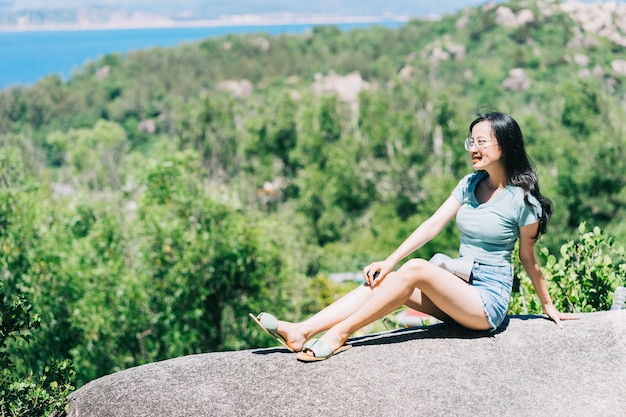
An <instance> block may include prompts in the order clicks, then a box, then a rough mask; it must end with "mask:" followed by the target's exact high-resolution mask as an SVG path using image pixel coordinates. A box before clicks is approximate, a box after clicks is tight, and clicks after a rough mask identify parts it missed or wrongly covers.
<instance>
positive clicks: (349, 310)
mask: <svg viewBox="0 0 626 417" xmlns="http://www.w3.org/2000/svg"><path fill="white" fill-rule="evenodd" d="M469 130H470V137H469V138H467V139H466V140H465V149H466V150H467V151H468V152H469V154H470V157H471V159H472V167H473V169H474V171H475V172H474V173H472V174H469V175H467V176H466V177H464V178H463V179H462V180H461V181H460V182H459V183H458V185H457V186H456V188H455V189H454V190H453V191H452V194H451V196H450V197H449V198H448V199H447V200H446V201H445V202H444V203H443V204H442V205H441V206H440V207H439V209H438V210H437V211H436V212H435V213H434V214H433V215H432V216H431V217H430V218H428V219H427V220H426V221H425V222H424V223H422V224H421V225H420V226H419V227H418V228H417V229H416V230H415V231H414V232H413V233H412V234H411V235H410V236H409V237H408V238H407V239H406V240H405V241H404V242H403V243H402V244H401V245H400V246H399V247H398V248H397V249H396V250H395V251H394V252H393V253H392V254H391V255H389V257H387V259H385V260H383V261H378V262H373V263H371V264H369V265H367V266H366V267H365V268H363V278H364V279H365V284H364V285H361V286H359V287H358V288H356V289H355V290H353V291H352V292H350V293H348V294H347V295H345V296H344V297H342V298H341V299H339V300H337V301H336V302H335V303H333V304H331V305H330V306H328V307H326V308H325V309H323V310H322V311H320V312H319V313H317V314H315V315H314V316H312V317H311V318H309V319H307V320H305V321H302V322H298V323H291V322H285V321H278V320H276V318H275V317H273V316H272V315H271V314H268V313H261V314H259V315H258V316H257V317H254V316H252V315H251V317H252V318H253V319H254V320H255V322H256V323H257V324H258V325H259V326H261V328H262V329H263V330H265V331H266V332H267V333H268V334H270V335H272V336H273V337H274V338H276V339H277V340H278V341H279V342H280V343H281V344H283V345H284V346H285V347H287V348H288V349H289V350H292V351H296V352H300V353H299V354H298V359H299V360H302V361H317V360H323V359H327V358H329V357H330V356H332V355H333V354H336V353H338V352H340V351H343V350H345V349H347V348H349V347H350V346H346V345H344V343H345V342H346V340H347V339H348V338H349V337H350V335H351V334H352V333H354V332H355V331H357V330H358V329H360V328H361V327H363V326H365V325H367V324H370V323H372V322H373V321H375V320H378V319H380V318H382V317H384V316H385V315H387V314H389V313H392V312H393V311H395V310H396V309H397V308H398V307H400V306H402V305H406V306H408V307H410V308H413V309H415V310H418V311H421V312H424V313H427V314H429V315H431V316H433V317H436V318H438V319H440V320H443V321H450V320H453V321H455V322H456V323H458V324H460V325H462V326H464V327H467V328H469V329H476V330H492V331H493V330H495V329H497V328H498V326H499V325H500V324H501V323H502V321H503V320H504V318H505V316H506V311H507V307H508V303H509V299H510V295H511V289H512V283H513V268H512V266H511V253H512V251H513V248H514V246H515V242H516V241H517V239H519V242H520V244H519V257H520V260H521V262H522V265H523V266H524V268H525V270H526V272H527V273H528V276H529V277H530V279H531V281H532V283H533V286H534V288H535V291H536V293H537V295H538V297H539V299H540V300H541V305H542V308H543V311H544V313H545V314H547V315H548V317H549V318H550V319H552V320H553V321H554V322H555V323H556V324H557V325H558V326H559V327H562V325H561V320H565V319H572V318H575V316H572V315H570V314H563V313H559V312H558V311H557V310H556V309H555V307H554V305H553V304H552V300H551V299H550V295H549V294H548V291H547V287H546V283H545V281H544V278H543V275H542V273H541V270H540V269H539V266H538V264H537V262H536V260H535V255H534V246H535V242H536V241H537V237H538V236H539V234H541V233H544V232H545V230H546V224H547V222H548V220H549V219H550V216H551V214H552V203H551V202H550V200H549V199H548V198H546V197H544V196H542V195H541V193H540V192H539V184H538V181H537V175H536V174H535V171H534V169H533V165H532V163H531V161H530V159H529V157H528V155H527V154H526V150H525V147H524V140H523V137H522V132H521V130H520V127H519V125H518V124H517V122H516V121H515V120H514V119H513V118H512V117H511V116H509V115H507V114H504V113H499V112H494V113H489V114H485V115H481V116H480V117H478V118H477V119H476V120H474V121H473V122H472V123H471V125H470V129H469ZM454 217H456V222H457V225H458V227H459V229H460V230H461V242H460V251H459V252H460V255H461V260H464V261H458V260H449V261H448V262H447V265H445V264H444V265H443V267H442V264H441V263H440V262H429V261H427V260H424V259H411V260H408V261H407V262H406V263H404V264H403V265H402V266H401V267H400V268H399V269H398V270H397V271H394V267H395V266H396V265H397V264H398V262H400V261H401V260H402V259H404V258H405V257H406V256H408V255H409V254H411V253H413V252H414V251H415V250H417V249H419V248H421V247H422V246H424V245H425V244H426V243H427V242H428V241H430V240H431V239H432V238H434V237H435V236H436V235H437V234H438V233H439V232H440V231H441V230H442V229H443V228H444V226H445V225H446V224H447V223H448V222H449V221H450V220H452V218H454ZM467 260H469V263H468V262H467ZM463 262H465V264H466V265H468V269H467V270H466V271H455V270H454V268H455V267H458V268H461V269H463V268H464V266H463ZM455 273H456V274H455ZM460 276H464V277H466V278H467V280H465V279H462V278H460ZM325 330H327V332H326V333H324V335H323V336H322V337H320V338H319V339H317V338H313V339H312V337H313V336H315V335H316V334H318V333H321V332H322V331H325ZM307 341H308V342H307Z"/></svg>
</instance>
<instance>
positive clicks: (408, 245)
mask: <svg viewBox="0 0 626 417" xmlns="http://www.w3.org/2000/svg"><path fill="white" fill-rule="evenodd" d="M459 208H461V203H459V201H458V200H457V199H456V198H454V197H453V196H450V197H448V199H447V200H446V201H444V202H443V204H442V205H441V206H440V207H439V208H438V209H437V211H436V212H435V213H434V214H433V215H432V216H430V217H429V218H428V219H426V220H425V221H424V222H423V223H422V224H421V225H420V226H419V227H418V228H417V229H415V231H413V233H411V235H410V236H409V237H408V238H406V240H405V241H404V242H402V244H400V246H398V248H397V249H396V250H395V251H394V252H393V253H392V254H391V255H389V256H388V257H387V259H385V260H384V261H382V262H374V263H372V264H370V265H368V266H366V267H365V268H364V269H363V275H364V279H365V282H367V283H368V284H370V283H372V281H373V279H374V273H375V272H379V275H377V279H383V278H385V276H386V275H387V274H388V273H389V272H391V271H392V270H393V268H394V267H395V266H396V264H397V263H398V262H400V261H401V260H402V259H404V258H405V257H407V256H408V255H410V254H411V253H413V252H414V251H416V250H417V249H419V248H421V247H422V246H424V245H425V244H426V243H427V242H428V241H429V240H431V239H432V238H434V237H435V236H437V235H438V234H439V232H441V230H442V229H443V228H444V227H445V225H446V224H448V222H449V221H450V220H452V218H453V217H454V216H455V215H456V212H457V211H458V210H459Z"/></svg>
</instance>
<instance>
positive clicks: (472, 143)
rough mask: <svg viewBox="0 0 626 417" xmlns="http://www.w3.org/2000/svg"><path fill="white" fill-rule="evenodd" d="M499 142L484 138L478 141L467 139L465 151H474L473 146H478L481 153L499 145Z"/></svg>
mask: <svg viewBox="0 0 626 417" xmlns="http://www.w3.org/2000/svg"><path fill="white" fill-rule="evenodd" d="M497 144H498V141H496V140H489V139H483V138H479V139H478V140H474V139H472V138H467V139H465V150H466V151H469V150H471V149H472V146H476V149H478V150H479V151H482V150H483V149H485V148H488V147H489V146H491V145H497Z"/></svg>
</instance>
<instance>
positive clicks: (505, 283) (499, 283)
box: [470, 263, 513, 331]
mask: <svg viewBox="0 0 626 417" xmlns="http://www.w3.org/2000/svg"><path fill="white" fill-rule="evenodd" d="M470 284H471V285H473V286H474V287H476V289H477V290H478V293H479V294H480V298H481V300H482V302H483V308H484V309H485V313H486V314H487V320H488V321H489V327H490V329H491V331H494V330H496V329H497V328H498V326H500V324H502V321H503V320H504V318H505V317H506V312H507V309H508V307H509V300H510V299H511V289H512V287H513V267H512V266H511V265H500V266H493V265H482V264H478V263H474V266H473V267H472V275H471V277H470Z"/></svg>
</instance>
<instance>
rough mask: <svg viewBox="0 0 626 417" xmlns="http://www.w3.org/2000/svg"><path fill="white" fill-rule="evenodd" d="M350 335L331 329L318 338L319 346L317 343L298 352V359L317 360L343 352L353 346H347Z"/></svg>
mask: <svg viewBox="0 0 626 417" xmlns="http://www.w3.org/2000/svg"><path fill="white" fill-rule="evenodd" d="M348 337H349V335H346V334H342V333H341V332H339V331H337V330H335V329H330V330H329V331H328V332H326V333H325V334H324V335H323V336H322V337H320V338H319V339H318V342H316V343H318V346H315V343H313V344H311V345H310V346H307V348H305V349H304V350H302V352H300V353H299V354H298V359H299V360H302V361H307V360H308V361H315V360H323V359H328V358H329V357H330V356H332V355H334V354H337V353H339V352H343V351H344V350H346V349H348V348H349V347H351V346H346V345H345V343H346V341H347V340H348ZM320 354H321V357H320Z"/></svg>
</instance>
